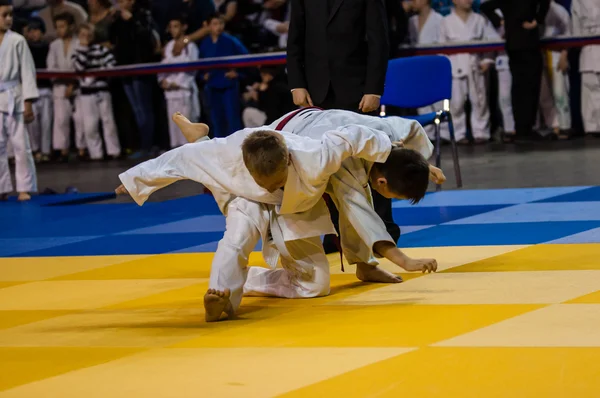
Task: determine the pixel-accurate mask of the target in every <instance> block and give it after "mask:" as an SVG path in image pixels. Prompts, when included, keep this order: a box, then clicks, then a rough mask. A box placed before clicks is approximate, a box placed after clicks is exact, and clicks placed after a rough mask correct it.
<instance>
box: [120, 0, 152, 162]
mask: <svg viewBox="0 0 600 398" xmlns="http://www.w3.org/2000/svg"><path fill="white" fill-rule="evenodd" d="M140 1H141V0H118V11H117V13H116V18H115V20H114V22H113V24H112V25H111V27H110V42H111V44H112V46H113V50H114V54H115V58H116V60H117V64H118V65H132V64H141V63H148V62H152V61H153V60H154V54H155V50H156V44H157V43H156V39H155V37H154V33H153V26H152V25H153V22H152V17H151V15H150V10H148V9H147V8H145V7H143V5H144V4H142V3H140ZM154 79H155V77H154V76H143V75H142V76H135V77H124V78H123V86H124V89H125V94H126V95H127V98H128V100H129V104H130V105H131V108H132V110H133V114H134V117H135V120H136V124H137V127H138V134H139V136H140V147H141V150H139V151H137V152H135V153H133V154H132V155H131V156H130V158H132V159H138V158H141V157H145V156H147V155H148V154H149V153H150V150H151V149H152V146H153V144H154V103H153V97H152V91H153V87H154V85H155V84H156V83H155V80H154Z"/></svg>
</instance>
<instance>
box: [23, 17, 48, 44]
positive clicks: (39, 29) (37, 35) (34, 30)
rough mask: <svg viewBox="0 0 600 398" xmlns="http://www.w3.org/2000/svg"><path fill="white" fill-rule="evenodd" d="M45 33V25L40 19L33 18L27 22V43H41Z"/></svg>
mask: <svg viewBox="0 0 600 398" xmlns="http://www.w3.org/2000/svg"><path fill="white" fill-rule="evenodd" d="M45 33H46V25H45V24H44V21H43V20H42V18H39V17H33V18H31V19H30V20H29V22H27V39H28V40H29V41H33V42H38V41H41V40H42V38H43V37H44V34H45Z"/></svg>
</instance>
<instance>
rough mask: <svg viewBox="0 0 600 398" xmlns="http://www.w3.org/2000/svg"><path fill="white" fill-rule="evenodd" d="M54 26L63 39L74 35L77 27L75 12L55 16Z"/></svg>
mask: <svg viewBox="0 0 600 398" xmlns="http://www.w3.org/2000/svg"><path fill="white" fill-rule="evenodd" d="M54 26H55V27H56V35H57V36H58V37H59V38H61V39H66V38H68V37H71V36H73V31H74V29H75V17H74V16H73V14H71V13H68V12H63V13H62V14H58V15H57V16H55V17H54Z"/></svg>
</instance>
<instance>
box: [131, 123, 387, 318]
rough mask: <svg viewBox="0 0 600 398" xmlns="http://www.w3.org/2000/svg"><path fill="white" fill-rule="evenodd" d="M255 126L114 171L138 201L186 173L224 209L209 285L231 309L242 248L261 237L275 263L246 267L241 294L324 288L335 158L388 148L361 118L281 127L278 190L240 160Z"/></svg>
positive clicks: (378, 156)
mask: <svg viewBox="0 0 600 398" xmlns="http://www.w3.org/2000/svg"><path fill="white" fill-rule="evenodd" d="M264 129H265V128H259V129H245V130H241V131H238V132H237V133H234V134H232V135H231V136H229V137H227V138H218V139H213V140H206V141H204V142H198V143H194V144H187V145H184V146H182V147H180V148H177V149H173V150H171V151H169V152H167V153H165V154H163V155H162V156H160V157H158V158H156V159H153V160H150V161H147V162H144V163H142V164H140V165H138V166H136V167H134V168H132V169H130V170H128V171H126V172H125V173H123V174H121V175H120V176H119V178H120V179H121V182H122V183H123V185H124V186H125V188H126V189H127V191H128V192H129V193H130V195H131V196H132V197H133V199H134V200H135V201H136V202H137V203H138V204H139V205H142V204H143V203H144V202H145V200H146V199H147V198H148V196H150V194H152V192H154V191H156V190H157V189H160V188H163V187H165V186H167V185H169V184H171V183H173V182H175V181H178V180H182V179H190V180H193V181H197V182H199V183H201V184H203V185H204V186H205V187H207V188H208V189H210V190H211V192H212V193H213V195H214V197H215V199H216V201H217V203H218V205H219V208H220V209H221V211H222V212H223V214H225V216H226V217H227V224H226V231H225V234H224V236H223V239H221V241H220V242H219V246H218V248H217V252H216V253H215V257H214V259H213V263H212V270H211V276H210V284H209V286H210V288H212V289H218V290H223V289H226V288H229V289H230V290H231V298H230V300H231V304H232V306H233V308H234V309H237V308H238V307H239V305H240V302H241V299H242V295H243V293H244V284H245V283H246V279H247V277H248V268H247V264H248V256H249V255H250V253H251V252H252V250H253V249H254V247H255V246H256V244H257V243H258V240H259V238H262V241H263V256H264V258H265V261H266V262H267V264H269V265H270V266H271V267H273V268H275V266H276V265H277V260H278V258H279V257H280V256H281V259H282V266H283V267H284V268H283V269H282V270H276V271H275V272H270V273H265V274H260V273H257V274H255V275H253V279H254V278H255V279H256V280H254V281H251V282H250V283H249V286H252V287H256V289H249V288H248V287H247V288H246V289H245V292H246V293H248V294H254V295H256V294H259V295H269V296H278V297H287V298H297V297H316V296H321V295H326V294H328V293H329V264H328V262H327V258H326V256H325V252H324V251H323V246H322V244H321V242H320V236H321V235H325V234H334V233H335V229H334V228H333V224H332V223H331V219H330V217H329V211H328V209H327V206H326V205H325V202H324V201H323V199H322V195H323V194H324V193H325V190H326V188H327V186H328V182H329V178H330V177H331V175H333V174H334V173H335V172H337V171H338V170H339V168H340V167H341V164H342V162H343V161H344V160H345V159H347V158H348V157H351V156H354V157H358V158H361V159H364V160H367V161H372V162H385V160H386V159H387V157H388V156H389V153H390V151H391V141H390V139H389V138H388V136H387V135H386V134H385V133H383V132H381V131H378V130H374V129H371V128H368V127H366V126H356V125H349V126H345V127H340V128H338V130H336V131H329V132H327V133H326V134H324V135H323V136H322V139H321V141H317V140H313V139H310V138H306V137H299V136H296V135H293V134H289V133H285V132H283V133H281V134H282V135H283V137H284V139H285V141H286V144H287V146H288V148H289V151H290V154H291V164H290V166H289V168H288V179H287V182H286V185H285V187H284V190H283V191H282V190H278V191H276V192H274V193H269V192H268V191H266V190H264V189H262V188H260V187H259V186H258V185H257V184H256V183H255V182H254V179H253V178H252V176H251V175H250V173H249V172H248V170H247V168H246V167H245V165H244V161H243V158H242V151H241V150H240V147H241V145H242V142H243V140H244V139H245V138H246V137H247V136H248V135H249V134H251V133H252V132H254V131H257V130H264Z"/></svg>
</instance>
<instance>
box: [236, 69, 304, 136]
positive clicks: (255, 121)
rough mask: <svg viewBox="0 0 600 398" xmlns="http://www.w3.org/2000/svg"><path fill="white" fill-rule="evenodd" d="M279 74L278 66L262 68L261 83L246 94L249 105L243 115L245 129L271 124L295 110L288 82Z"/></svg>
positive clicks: (250, 88)
mask: <svg viewBox="0 0 600 398" xmlns="http://www.w3.org/2000/svg"><path fill="white" fill-rule="evenodd" d="M279 72H280V71H279V70H278V68H277V67H276V66H262V67H261V68H260V77H261V81H260V82H259V83H255V84H254V85H253V86H252V87H249V88H248V91H247V92H246V93H244V99H245V100H246V101H247V102H248V103H249V106H247V107H246V108H245V109H244V112H243V113H242V118H243V120H244V127H260V126H264V125H266V124H271V123H273V122H274V121H275V120H277V119H278V118H280V117H281V115H285V114H286V113H288V112H291V111H292V110H294V108H295V106H294V103H293V102H292V98H291V97H290V91H289V89H288V87H287V82H286V81H285V79H284V77H283V74H282V73H279Z"/></svg>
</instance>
